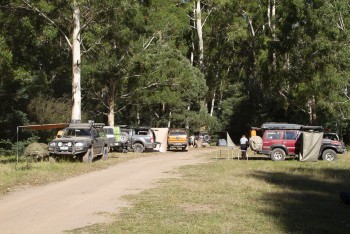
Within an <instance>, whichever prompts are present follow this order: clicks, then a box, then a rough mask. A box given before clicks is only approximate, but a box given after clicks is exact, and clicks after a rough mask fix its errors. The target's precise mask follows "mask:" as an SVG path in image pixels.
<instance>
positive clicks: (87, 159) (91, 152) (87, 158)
mask: <svg viewBox="0 0 350 234" xmlns="http://www.w3.org/2000/svg"><path fill="white" fill-rule="evenodd" d="M93 158H94V150H93V149H92V148H91V149H88V151H87V152H86V153H85V155H84V156H83V162H84V163H91V162H92V159H93Z"/></svg>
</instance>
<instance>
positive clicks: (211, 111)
mask: <svg viewBox="0 0 350 234" xmlns="http://www.w3.org/2000/svg"><path fill="white" fill-rule="evenodd" d="M215 96H216V93H215V90H214V94H213V99H211V108H210V116H213V114H214V105H215Z"/></svg>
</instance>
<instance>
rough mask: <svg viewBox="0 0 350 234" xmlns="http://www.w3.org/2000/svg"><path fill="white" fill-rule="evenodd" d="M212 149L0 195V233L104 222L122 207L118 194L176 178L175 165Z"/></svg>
mask: <svg viewBox="0 0 350 234" xmlns="http://www.w3.org/2000/svg"><path fill="white" fill-rule="evenodd" d="M210 151H214V149H213V148H210V149H200V150H190V151H189V152H187V153H186V152H167V153H162V154H160V153H158V154H154V155H151V156H148V157H143V158H138V159H134V160H130V161H127V162H124V163H120V164H118V165H115V166H112V167H110V168H108V169H105V170H101V171H96V172H92V173H88V174H84V175H81V176H78V177H73V178H70V179H68V180H65V181H62V182H57V183H53V184H49V185H45V186H40V187H33V188H29V189H25V190H21V191H18V192H14V193H11V194H9V195H6V196H3V197H2V198H1V199H0V232H1V233H6V234H7V233H21V234H22V233H27V234H28V233H62V232H63V231H64V230H72V229H74V228H79V227H84V226H87V225H91V224H93V223H100V222H107V221H108V220H109V219H110V218H111V217H110V214H115V213H118V212H119V211H120V208H122V207H125V206H127V205H128V204H127V202H126V201H124V200H123V199H122V196H124V195H128V194H136V193H140V192H141V191H143V190H145V189H148V188H151V187H154V186H156V182H157V181H159V180H160V179H163V178H169V177H174V176H176V173H169V172H176V168H178V167H180V166H183V165H189V164H196V163H201V162H206V160H205V159H204V158H205V157H203V158H201V157H195V156H198V155H201V154H202V155H203V154H206V153H209V152H210Z"/></svg>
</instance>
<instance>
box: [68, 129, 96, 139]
mask: <svg viewBox="0 0 350 234" xmlns="http://www.w3.org/2000/svg"><path fill="white" fill-rule="evenodd" d="M63 136H64V137H76V136H90V132H89V131H88V130H87V129H76V128H68V129H67V130H66V132H65V133H64V135H63Z"/></svg>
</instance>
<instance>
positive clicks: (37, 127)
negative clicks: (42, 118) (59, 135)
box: [16, 123, 69, 163]
mask: <svg viewBox="0 0 350 234" xmlns="http://www.w3.org/2000/svg"><path fill="white" fill-rule="evenodd" d="M68 125H69V124H68V123H55V124H36V125H25V126H17V153H16V158H17V163H18V136H19V129H28V130H49V129H63V128H66V127H68Z"/></svg>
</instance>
